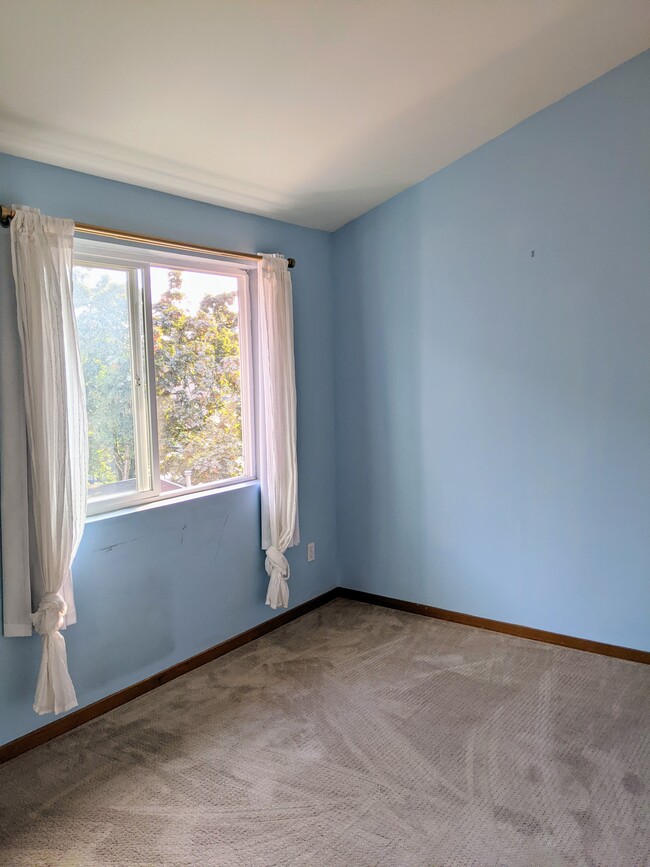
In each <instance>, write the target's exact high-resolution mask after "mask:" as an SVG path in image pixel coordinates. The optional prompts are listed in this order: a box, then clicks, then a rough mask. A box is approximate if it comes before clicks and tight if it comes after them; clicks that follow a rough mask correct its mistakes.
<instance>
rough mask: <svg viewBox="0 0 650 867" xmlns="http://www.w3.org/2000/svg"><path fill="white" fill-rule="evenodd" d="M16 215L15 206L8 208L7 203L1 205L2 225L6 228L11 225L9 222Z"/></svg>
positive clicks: (0, 217) (0, 224)
mask: <svg viewBox="0 0 650 867" xmlns="http://www.w3.org/2000/svg"><path fill="white" fill-rule="evenodd" d="M15 216H16V212H15V211H14V209H13V208H8V207H7V206H6V205H0V226H2V227H3V228H4V229H7V228H8V227H9V223H11V221H12V220H13V218H14V217H15Z"/></svg>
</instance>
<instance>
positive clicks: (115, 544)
mask: <svg viewBox="0 0 650 867" xmlns="http://www.w3.org/2000/svg"><path fill="white" fill-rule="evenodd" d="M137 541H138V540H137V538H136V539H126V540H125V541H124V542H113V544H112V545H105V546H104V547H103V548H98V549H97V550H98V551H108V552H109V554H110V552H111V551H112V550H113V548H119V547H120V545H130V544H131V542H137Z"/></svg>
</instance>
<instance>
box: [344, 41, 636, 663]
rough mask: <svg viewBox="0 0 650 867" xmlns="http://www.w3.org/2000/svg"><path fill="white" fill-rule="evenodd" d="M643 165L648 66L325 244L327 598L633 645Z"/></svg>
mask: <svg viewBox="0 0 650 867" xmlns="http://www.w3.org/2000/svg"><path fill="white" fill-rule="evenodd" d="M649 160H650V52H646V53H645V54H643V55H640V56H639V57H637V58H635V59H634V60H632V61H630V62H628V63H627V64H624V65H623V66H621V67H619V68H617V69H616V70H614V71H613V72H611V73H609V74H607V75H606V76H604V77H603V78H601V79H599V80H597V81H596V82H594V83H592V84H590V85H588V86H587V87H585V88H583V89H582V90H580V91H577V92H576V93H574V94H572V95H571V96H569V97H567V98H566V99H564V100H562V101H561V102H559V103H556V104H555V105H553V106H551V107H549V108H548V109H546V110H544V111H542V112H540V113H539V114H537V115H535V116H533V117H531V118H530V119H528V120H526V121H525V122H524V123H521V124H520V125H518V126H517V127H515V128H514V129H512V130H510V131H509V132H507V133H506V134H504V135H502V136H501V137H500V138H498V139H496V140H494V141H492V142H490V143H489V144H486V145H485V146H483V147H481V148H480V149H478V150H476V151H474V152H473V153H471V154H470V155H468V156H466V157H464V158H463V159H461V160H459V161H457V162H456V163H454V164H453V165H451V166H449V167H448V168H446V169H444V170H442V171H440V172H438V173H436V174H435V175H433V176H432V177H430V178H428V179H427V180H426V181H424V182H422V183H420V184H419V185H417V186H415V187H413V188H411V189H410V190H408V191H406V192H405V193H402V194H401V195H399V196H397V197H396V198H394V199H392V200H390V201H389V202H387V203H385V204H384V205H381V206H380V207H378V208H377V209H375V210H373V211H371V212H370V213H368V214H366V215H365V216H363V217H361V218H359V219H358V220H356V221H355V222H353V223H351V224H349V225H348V226H346V227H344V228H343V229H341V230H340V231H339V232H338V233H336V235H335V236H334V262H335V272H334V273H335V282H334V285H335V293H336V299H335V305H336V307H335V309H336V311H337V316H336V351H335V363H336V380H335V382H336V401H337V450H336V453H337V470H338V479H339V485H338V511H339V514H340V516H341V518H340V521H339V558H340V562H339V565H340V571H341V582H342V584H344V585H348V586H352V587H356V588H360V589H363V590H367V591H371V592H375V593H380V594H384V595H388V596H393V597H399V598H402V599H408V600H412V601H415V602H420V603H426V604H430V605H435V606H440V607H444V608H449V609H452V610H456V611H462V612H467V613H471V614H475V615H480V616H484V617H490V618H495V619H498V620H504V621H510V622H514V623H520V624H526V625H528V626H533V627H538V628H542V629H548V630H552V631H556V632H562V633H568V634H571V635H575V636H581V637H584V638H590V639H595V640H598V641H604V642H611V643H614V644H621V645H627V646H631V647H636V648H643V649H650V162H649ZM532 250H534V251H535V255H534V257H532V256H531V251H532Z"/></svg>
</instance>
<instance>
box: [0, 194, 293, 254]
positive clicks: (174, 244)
mask: <svg viewBox="0 0 650 867" xmlns="http://www.w3.org/2000/svg"><path fill="white" fill-rule="evenodd" d="M15 215H16V212H15V211H14V210H13V208H8V207H7V206H6V205H0V226H3V227H4V228H5V229H6V228H7V227H8V226H9V224H10V223H11V221H12V220H13V218H14V217H15ZM74 229H75V232H81V233H83V234H84V235H101V236H102V237H104V238H114V239H116V240H118V241H139V242H141V243H145V244H153V245H154V246H156V247H169V248H171V249H174V250H189V251H190V252H192V253H209V254H211V255H213V256H214V255H217V256H227V257H228V258H230V259H251V260H257V261H260V260H261V259H262V256H261V255H260V254H259V253H240V252H239V251H237V250H219V249H217V248H216V247H203V246H202V245H201V244H186V243H185V242H183V241H172V240H171V239H169V238H156V237H154V236H152V235H138V234H137V233H136V232H122V231H121V230H119V229H107V228H106V226H91V225H88V224H87V223H75V226H74ZM287 264H288V266H289V268H293V267H295V264H296V260H295V259H287Z"/></svg>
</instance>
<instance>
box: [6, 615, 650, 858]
mask: <svg viewBox="0 0 650 867" xmlns="http://www.w3.org/2000/svg"><path fill="white" fill-rule="evenodd" d="M649 703H650V671H649V669H648V668H647V667H644V666H642V665H639V664H636V663H632V662H625V661H622V660H617V659H608V658H605V657H601V656H594V655H591V654H587V653H581V652H579V651H574V650H568V649H564V648H560V647H552V646H549V645H544V644H539V643H537V642H533V641H526V640H523V639H517V638H511V637H508V636H502V635H498V634H495V633H491V632H486V631H483V630H479V629H472V628H470V627H465V626H458V625H455V624H451V623H443V622H439V621H436V620H430V619H428V618H425V617H419V616H417V615H413V614H404V613H401V612H396V611H390V610H388V609H384V608H378V607H375V606H371V605H365V604H362V603H357V602H350V601H346V600H336V601H334V602H332V603H330V604H328V605H326V606H324V607H323V608H320V609H319V610H317V611H314V612H312V613H311V614H308V615H306V616H304V617H302V618H301V619H300V620H298V621H295V622H294V623H291V624H289V625H288V626H285V627H283V628H282V629H279V630H277V631H276V632H274V633H272V634H270V635H267V636H265V637H264V638H261V639H259V640H258V641H255V642H253V643H252V644H249V645H247V646H246V647H243V648H240V649H239V650H236V651H234V652H233V653H231V654H229V655H228V656H225V657H222V658H221V659H218V660H216V661H215V662H212V663H209V664H208V665H206V666H204V667H203V668H200V669H198V670H196V671H194V672H192V673H191V674H188V675H185V676H184V677H182V678H180V679H178V680H176V681H174V682H172V683H169V684H167V685H166V686H163V687H161V688H159V689H157V690H155V691H154V692H151V693H149V694H148V695H146V696H143V697H142V698H139V699H137V700H136V701H133V702H131V703H130V704H128V705H125V706H124V707H121V708H118V709H117V710H114V711H112V712H111V713H109V714H107V715H106V716H103V717H101V718H99V719H97V720H95V721H94V722H92V723H89V724H87V725H85V726H83V727H82V728H80V729H77V730H76V731H74V732H71V733H70V734H68V735H66V736H64V737H61V738H59V739H57V740H55V741H52V742H50V743H49V744H46V745H44V746H42V747H39V748H38V749H36V750H34V751H32V752H31V753H28V754H26V755H24V756H21V757H20V758H18V759H15V760H14V761H12V762H9V763H8V764H6V765H4V766H3V767H0V853H1V854H0V863H2V864H3V865H11V867H23V865H29V867H45V865H66V867H91V865H138V867H144V865H179V867H181V865H183V867H185V865H192V867H195V865H198V867H207V865H220V867H221V865H223V867H229V865H264V867H271V865H399V867H405V865H426V867H443V865H449V867H452V865H453V867H463V865H477V867H497V865H498V867H506V865H507V867H524V865H526V867H551V865H553V867H556V865H557V867H559V865H590V867H593V865H603V867H618V865H620V867H637V865H638V867H641V865H645V864H647V863H648V860H647V856H648V853H649V852H650V833H649V832H650V826H649V811H648V787H649V786H650V779H649V774H650V754H649V743H650V733H649V727H648V719H649V716H648V711H649V709H650V708H649Z"/></svg>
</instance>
